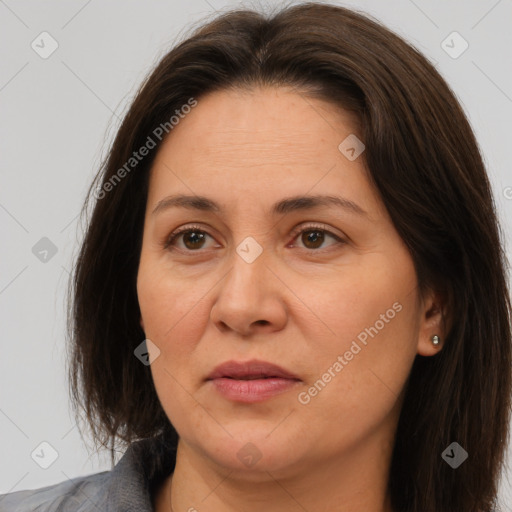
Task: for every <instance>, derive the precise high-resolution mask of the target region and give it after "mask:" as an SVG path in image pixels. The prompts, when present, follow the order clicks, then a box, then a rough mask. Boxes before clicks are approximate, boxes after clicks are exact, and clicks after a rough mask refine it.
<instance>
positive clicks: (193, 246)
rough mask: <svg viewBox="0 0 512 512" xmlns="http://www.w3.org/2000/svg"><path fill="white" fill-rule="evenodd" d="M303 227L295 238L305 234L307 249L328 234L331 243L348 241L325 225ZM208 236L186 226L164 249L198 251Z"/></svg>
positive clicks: (196, 228) (171, 238) (176, 233)
mask: <svg viewBox="0 0 512 512" xmlns="http://www.w3.org/2000/svg"><path fill="white" fill-rule="evenodd" d="M301 228H302V229H299V230H296V231H295V232H294V233H293V240H295V239H296V238H298V237H299V235H303V236H302V237H301V241H302V243H303V244H304V245H305V249H306V250H313V251H315V250H317V249H318V248H319V247H320V246H321V245H322V244H323V243H324V241H325V239H326V235H327V237H330V238H332V239H334V241H335V244H331V245H342V244H345V243H346V242H345V240H343V239H342V238H341V237H339V236H337V235H335V234H334V233H332V232H331V231H329V230H328V229H326V227H325V226H323V225H310V226H306V227H303V226H301ZM180 237H182V241H183V244H184V245H185V247H179V246H177V241H178V240H179V238H180ZM206 237H210V238H212V237H211V236H210V235H209V234H208V233H207V232H206V231H204V230H202V229H201V228H200V227H199V226H185V227H183V228H180V229H179V230H177V231H174V232H173V233H171V234H170V235H169V237H168V238H167V240H166V241H165V243H164V249H168V250H175V249H176V247H177V248H178V249H179V250H181V251H185V252H198V249H202V248H204V241H205V240H206ZM317 252H319V251H317Z"/></svg>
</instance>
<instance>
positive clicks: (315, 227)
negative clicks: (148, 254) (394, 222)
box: [164, 224, 346, 253]
mask: <svg viewBox="0 0 512 512" xmlns="http://www.w3.org/2000/svg"><path fill="white" fill-rule="evenodd" d="M306 231H321V232H323V233H326V234H327V235H329V236H331V237H332V238H334V239H335V240H336V242H337V243H336V244H333V245H343V244H345V243H346V241H345V240H343V239H342V238H340V237H339V236H338V235H335V234H334V233H333V232H332V231H329V230H328V229H327V228H326V226H324V225H321V224H312V225H308V226H305V227H301V229H299V230H294V232H293V240H295V239H296V238H297V237H298V236H299V235H300V234H302V233H304V232H306ZM191 232H199V233H203V234H206V235H208V236H211V235H209V234H208V232H207V231H204V230H203V229H201V227H200V226H194V225H192V226H185V227H184V228H180V229H179V230H177V231H174V232H173V233H171V234H170V235H169V237H168V238H167V239H166V241H165V243H164V249H168V250H170V251H173V250H175V249H174V245H175V242H176V239H177V238H178V237H179V236H180V235H184V234H186V233H191ZM180 250H183V251H186V252H189V253H195V252H197V253H199V252H200V249H199V250H197V251H192V250H189V249H180ZM303 250H305V251H308V252H323V251H325V250H329V249H307V248H305V249H303Z"/></svg>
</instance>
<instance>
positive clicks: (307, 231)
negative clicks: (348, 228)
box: [294, 225, 346, 252]
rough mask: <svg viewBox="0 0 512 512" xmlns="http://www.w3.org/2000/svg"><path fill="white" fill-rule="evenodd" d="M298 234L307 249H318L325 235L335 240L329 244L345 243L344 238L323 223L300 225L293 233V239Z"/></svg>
mask: <svg viewBox="0 0 512 512" xmlns="http://www.w3.org/2000/svg"><path fill="white" fill-rule="evenodd" d="M299 235H302V236H301V237H300V240H301V241H302V243H303V244H304V245H305V248H306V249H307V250H316V249H318V248H319V247H320V246H321V245H322V244H323V243H324V241H325V239H326V238H325V237H326V235H327V237H330V238H332V239H334V240H335V243H334V244H331V245H342V244H345V243H346V242H345V240H343V239H342V238H341V237H339V236H337V235H335V234H334V233H332V232H331V231H329V230H328V229H326V226H323V225H310V226H306V227H304V226H301V229H300V230H299V231H298V232H295V233H294V240H295V239H296V238H298V237H299ZM317 252H319V251H317Z"/></svg>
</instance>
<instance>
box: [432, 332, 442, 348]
mask: <svg viewBox="0 0 512 512" xmlns="http://www.w3.org/2000/svg"><path fill="white" fill-rule="evenodd" d="M430 339H431V341H432V344H433V345H436V346H437V345H439V343H440V340H439V336H438V335H437V334H434V336H432V338H430Z"/></svg>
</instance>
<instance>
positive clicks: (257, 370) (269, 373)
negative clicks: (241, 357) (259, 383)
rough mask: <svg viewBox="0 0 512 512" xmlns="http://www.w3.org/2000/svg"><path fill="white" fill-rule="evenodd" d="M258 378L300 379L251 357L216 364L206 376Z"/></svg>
mask: <svg viewBox="0 0 512 512" xmlns="http://www.w3.org/2000/svg"><path fill="white" fill-rule="evenodd" d="M222 378H226V379H235V380H258V379H272V378H275V379H276V378H277V379H289V380H297V381H298V380H300V379H299V378H298V377H297V376H296V375H294V374H293V373H291V372H289V371H287V370H285V369H283V368H281V367H280V366H277V365H275V364H273V363H269V362H267V361H260V360H257V359H253V360H251V361H226V362H225V363H222V364H220V365H219V366H217V367H216V368H215V369H214V370H213V372H212V373H211V374H210V375H209V376H208V377H207V380H214V379H222Z"/></svg>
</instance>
